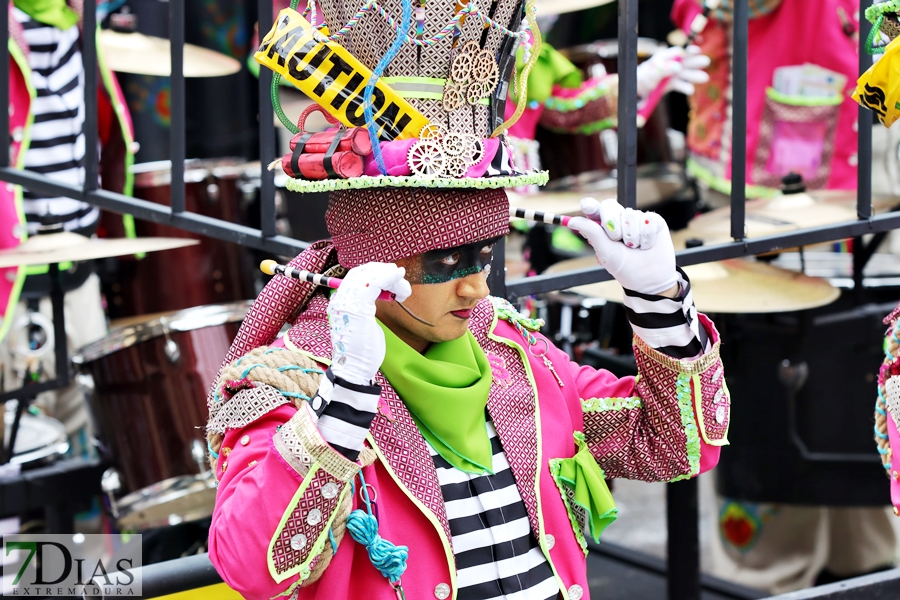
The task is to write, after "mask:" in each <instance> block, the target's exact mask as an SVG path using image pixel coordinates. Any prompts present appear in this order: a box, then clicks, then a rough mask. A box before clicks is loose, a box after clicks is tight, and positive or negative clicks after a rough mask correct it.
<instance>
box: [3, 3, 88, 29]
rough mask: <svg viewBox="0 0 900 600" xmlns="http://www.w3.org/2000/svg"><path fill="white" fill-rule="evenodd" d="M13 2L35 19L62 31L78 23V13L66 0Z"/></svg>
mask: <svg viewBox="0 0 900 600" xmlns="http://www.w3.org/2000/svg"><path fill="white" fill-rule="evenodd" d="M13 4H14V5H15V7H16V8H18V9H19V10H21V11H22V12H24V13H25V14H27V15H28V16H29V17H31V18H32V19H34V20H35V21H40V22H41V23H44V24H45V25H52V26H53V27H56V28H57V29H62V30H63V31H65V30H66V29H69V28H70V27H72V25H75V24H76V23H78V13H77V12H75V11H74V10H73V9H72V8H71V7H70V6H69V5H67V4H66V0H13Z"/></svg>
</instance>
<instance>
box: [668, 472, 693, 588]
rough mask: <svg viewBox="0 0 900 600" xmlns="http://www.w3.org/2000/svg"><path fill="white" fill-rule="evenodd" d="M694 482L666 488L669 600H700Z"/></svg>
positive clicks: (676, 484)
mask: <svg viewBox="0 0 900 600" xmlns="http://www.w3.org/2000/svg"><path fill="white" fill-rule="evenodd" d="M698 496H699V492H698V485H697V479H696V478H691V479H686V480H684V481H678V482H676V483H670V484H668V485H667V486H666V528H667V529H668V532H669V536H668V538H667V541H666V548H667V550H666V552H667V556H668V557H669V569H668V582H667V583H668V591H669V600H700V508H699V500H698Z"/></svg>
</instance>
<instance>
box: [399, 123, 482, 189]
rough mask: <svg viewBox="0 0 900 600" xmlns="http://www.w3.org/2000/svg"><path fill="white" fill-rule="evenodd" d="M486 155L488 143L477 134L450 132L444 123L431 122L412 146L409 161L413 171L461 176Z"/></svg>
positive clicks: (430, 175) (424, 174) (433, 174)
mask: <svg viewBox="0 0 900 600" xmlns="http://www.w3.org/2000/svg"><path fill="white" fill-rule="evenodd" d="M482 158H484V143H483V142H482V141H481V140H480V139H478V137H477V136H474V135H471V134H463V133H449V132H448V130H447V128H446V127H444V126H443V125H435V124H428V125H426V126H425V127H423V128H422V131H421V132H420V133H419V141H418V142H416V143H415V144H413V146H412V147H411V148H410V149H409V154H408V155H407V157H406V162H407V164H408V165H409V168H410V170H411V171H412V173H413V175H418V176H420V177H444V178H448V179H459V178H460V177H463V176H464V175H465V174H466V172H467V171H468V170H469V168H470V167H472V166H473V165H476V164H478V163H479V162H481V159H482Z"/></svg>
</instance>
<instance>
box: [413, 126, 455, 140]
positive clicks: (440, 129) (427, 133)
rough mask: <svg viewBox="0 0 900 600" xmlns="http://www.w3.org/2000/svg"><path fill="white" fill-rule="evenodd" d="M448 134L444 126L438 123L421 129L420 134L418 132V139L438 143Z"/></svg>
mask: <svg viewBox="0 0 900 600" xmlns="http://www.w3.org/2000/svg"><path fill="white" fill-rule="evenodd" d="M448 133H450V132H449V131H448V130H447V128H446V127H445V126H443V125H440V124H438V123H429V124H428V125H426V126H425V127H423V128H422V131H421V132H419V139H420V140H432V141H438V140H440V139H442V138H444V137H445V136H446V135H447V134H448Z"/></svg>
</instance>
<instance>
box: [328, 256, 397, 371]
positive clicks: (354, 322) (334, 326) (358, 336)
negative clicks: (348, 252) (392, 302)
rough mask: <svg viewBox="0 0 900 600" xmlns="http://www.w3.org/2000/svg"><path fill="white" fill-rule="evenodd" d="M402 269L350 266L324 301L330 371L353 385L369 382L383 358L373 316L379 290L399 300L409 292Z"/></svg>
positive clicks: (380, 336)
mask: <svg viewBox="0 0 900 600" xmlns="http://www.w3.org/2000/svg"><path fill="white" fill-rule="evenodd" d="M404 275H406V269H404V268H403V267H398V266H397V265H395V264H393V263H374V262H373V263H366V264H364V265H360V266H358V267H356V268H354V269H350V271H349V272H348V273H347V275H346V277H344V280H343V281H342V282H341V286H340V287H339V288H338V290H337V291H336V292H335V293H334V295H333V296H332V297H331V301H330V302H329V303H328V316H329V320H330V321H331V347H332V363H331V372H332V373H334V375H336V376H337V377H340V378H341V379H344V380H346V381H348V382H350V383H354V384H357V385H370V384H371V383H372V380H373V379H375V374H376V373H378V369H380V368H381V363H382V361H384V353H385V345H384V332H382V331H381V327H379V326H378V323H377V322H376V320H375V300H376V299H377V298H378V295H379V294H380V293H381V291H382V290H387V291H390V292H393V293H394V294H396V300H397V301H398V302H403V301H404V300H406V299H407V298H409V295H410V294H411V293H412V288H411V287H410V285H409V282H408V281H406V280H405V279H403V276H404Z"/></svg>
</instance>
